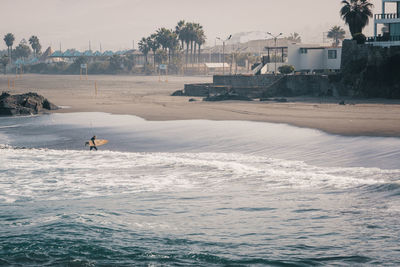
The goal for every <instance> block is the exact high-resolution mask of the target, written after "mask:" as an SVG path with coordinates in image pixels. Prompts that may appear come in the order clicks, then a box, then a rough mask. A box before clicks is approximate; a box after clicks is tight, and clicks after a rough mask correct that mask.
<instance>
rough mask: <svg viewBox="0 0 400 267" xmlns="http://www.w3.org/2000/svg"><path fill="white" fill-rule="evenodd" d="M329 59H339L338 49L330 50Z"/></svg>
mask: <svg viewBox="0 0 400 267" xmlns="http://www.w3.org/2000/svg"><path fill="white" fill-rule="evenodd" d="M328 59H337V51H336V50H328Z"/></svg>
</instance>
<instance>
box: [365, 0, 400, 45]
mask: <svg viewBox="0 0 400 267" xmlns="http://www.w3.org/2000/svg"><path fill="white" fill-rule="evenodd" d="M379 28H380V33H379V32H378V30H379ZM367 43H369V44H372V45H374V46H383V47H390V46H400V0H382V13H381V14H375V16H374V37H370V38H368V40H367Z"/></svg>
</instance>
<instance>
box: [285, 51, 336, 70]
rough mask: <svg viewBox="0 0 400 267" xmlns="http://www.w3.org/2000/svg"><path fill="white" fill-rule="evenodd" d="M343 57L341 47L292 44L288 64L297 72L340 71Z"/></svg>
mask: <svg viewBox="0 0 400 267" xmlns="http://www.w3.org/2000/svg"><path fill="white" fill-rule="evenodd" d="M341 57H342V48H341V47H326V46H320V45H304V44H290V45H289V47H288V60H287V62H288V64H290V65H293V67H294V69H295V71H297V72H324V71H339V70H340V63H341Z"/></svg>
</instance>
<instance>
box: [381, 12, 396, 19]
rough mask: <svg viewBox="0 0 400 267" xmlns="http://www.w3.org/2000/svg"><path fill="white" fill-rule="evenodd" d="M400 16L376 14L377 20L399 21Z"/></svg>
mask: <svg viewBox="0 0 400 267" xmlns="http://www.w3.org/2000/svg"><path fill="white" fill-rule="evenodd" d="M399 18H400V14H397V13H386V14H375V19H399Z"/></svg>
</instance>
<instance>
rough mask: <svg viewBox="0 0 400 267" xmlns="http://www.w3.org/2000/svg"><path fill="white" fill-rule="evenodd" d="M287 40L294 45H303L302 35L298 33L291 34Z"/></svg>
mask: <svg viewBox="0 0 400 267" xmlns="http://www.w3.org/2000/svg"><path fill="white" fill-rule="evenodd" d="M287 39H288V40H289V41H291V42H294V43H301V37H300V34H298V33H297V32H294V33H291V34H290V36H289V37H288V38H287Z"/></svg>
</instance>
